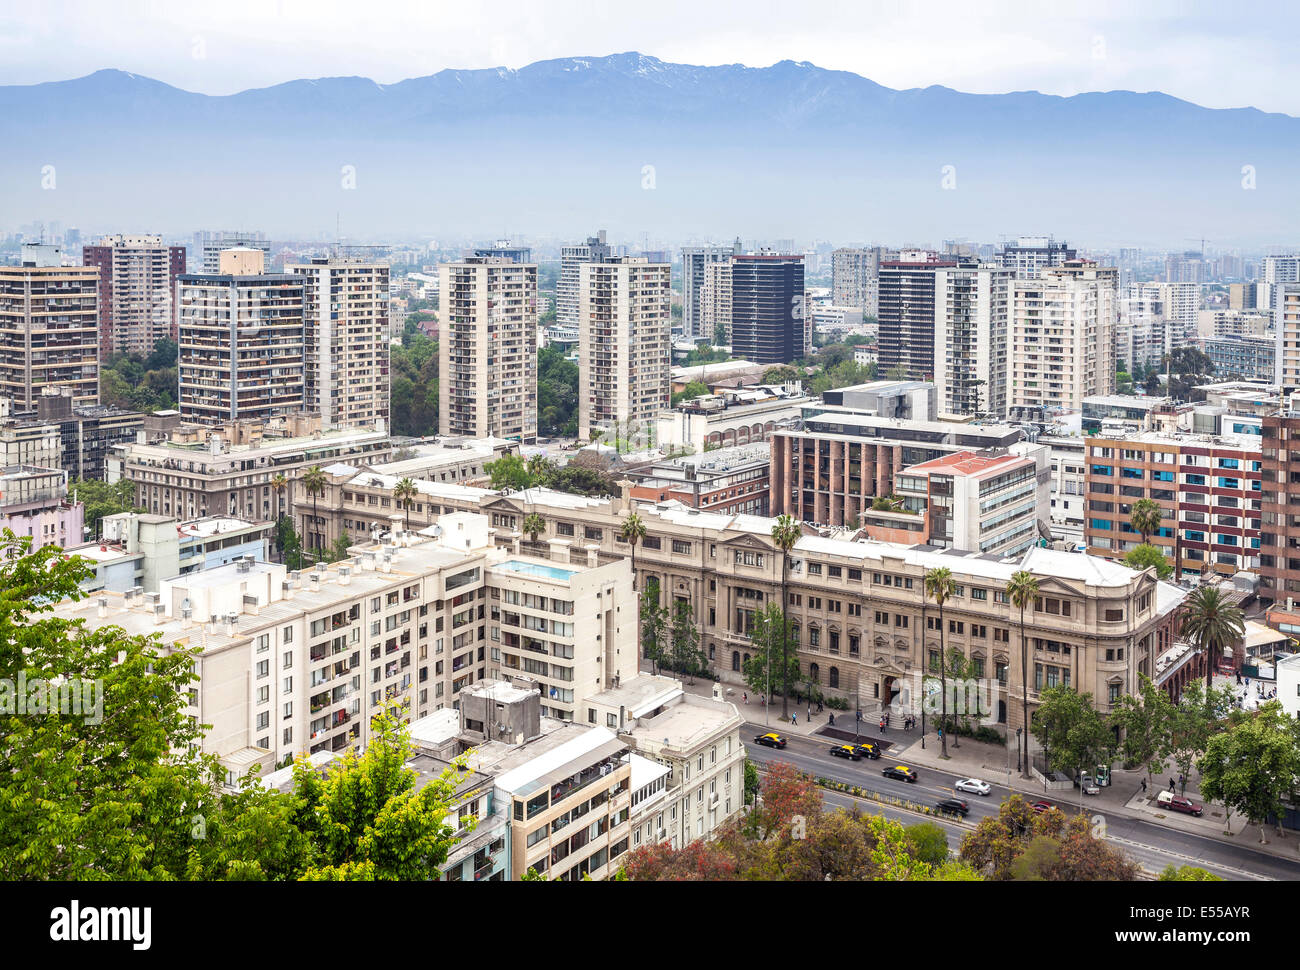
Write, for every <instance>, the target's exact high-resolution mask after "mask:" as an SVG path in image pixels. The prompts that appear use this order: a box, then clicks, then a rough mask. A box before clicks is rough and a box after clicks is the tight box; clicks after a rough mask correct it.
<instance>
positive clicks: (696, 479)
mask: <svg viewBox="0 0 1300 970" xmlns="http://www.w3.org/2000/svg"><path fill="white" fill-rule="evenodd" d="M769 459H770V449H769V447H768V444H767V442H763V441H760V442H758V443H756V444H749V445H738V446H736V447H734V448H719V449H716V450H713V451H706V452H704V453H703V454H699V455H686V456H684V457H681V458H669V459H667V460H666V461H660V462H655V463H654V464H653V465H650V466H649V467H648V468H641V469H637V470H636V471H632V472H629V473H628V477H629V478H630V479H631V480H632V481H633V482H634V483H635V484H634V486H633V488H632V495H633V497H635V498H640V499H650V500H651V501H655V502H660V501H667V500H670V499H675V500H676V501H678V502H681V503H682V504H683V505H685V506H687V507H688V508H692V509H708V510H709V511H711V512H730V513H733V514H737V513H742V512H743V513H749V514H753V515H766V514H767V504H768V475H769V469H770V466H769Z"/></svg>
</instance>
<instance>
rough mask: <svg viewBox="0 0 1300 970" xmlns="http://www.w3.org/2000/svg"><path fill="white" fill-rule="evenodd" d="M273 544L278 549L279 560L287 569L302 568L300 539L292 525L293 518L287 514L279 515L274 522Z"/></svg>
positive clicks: (303, 564)
mask: <svg viewBox="0 0 1300 970" xmlns="http://www.w3.org/2000/svg"><path fill="white" fill-rule="evenodd" d="M275 544H276V547H277V548H278V549H279V550H280V562H282V563H284V565H285V567H286V568H287V569H302V568H303V567H304V566H305V565H306V563H305V562H304V560H303V554H302V540H301V539H299V538H298V533H297V531H296V530H295V529H294V527H293V519H291V518H289V516H287V515H282V516H280V518H279V519H278V520H277V521H276V523H275Z"/></svg>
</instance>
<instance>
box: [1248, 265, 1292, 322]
mask: <svg viewBox="0 0 1300 970" xmlns="http://www.w3.org/2000/svg"><path fill="white" fill-rule="evenodd" d="M1287 283H1300V256H1265V257H1264V261H1263V263H1261V264H1260V267H1259V282H1258V284H1257V286H1256V289H1255V306H1257V307H1259V308H1260V309H1263V310H1276V309H1277V298H1278V294H1279V293H1280V292H1281V288H1282V287H1283V286H1284V285H1285V284H1287Z"/></svg>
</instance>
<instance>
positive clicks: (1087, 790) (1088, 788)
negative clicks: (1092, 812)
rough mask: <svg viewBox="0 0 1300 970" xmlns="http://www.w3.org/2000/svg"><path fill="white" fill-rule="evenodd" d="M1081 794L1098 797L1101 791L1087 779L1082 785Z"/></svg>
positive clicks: (1094, 783)
mask: <svg viewBox="0 0 1300 970" xmlns="http://www.w3.org/2000/svg"><path fill="white" fill-rule="evenodd" d="M1083 793H1084V794H1085V795H1100V794H1101V789H1100V788H1098V787H1097V783H1096V782H1094V781H1092V780H1091V779H1089V780H1088V781H1085V782H1084V783H1083Z"/></svg>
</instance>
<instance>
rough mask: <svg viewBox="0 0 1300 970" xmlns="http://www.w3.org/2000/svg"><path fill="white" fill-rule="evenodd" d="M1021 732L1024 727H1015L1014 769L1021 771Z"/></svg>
mask: <svg viewBox="0 0 1300 970" xmlns="http://www.w3.org/2000/svg"><path fill="white" fill-rule="evenodd" d="M1023 732H1024V728H1016V771H1021V770H1023V769H1022V768H1021V767H1020V755H1021V753H1022V752H1021V747H1020V735H1021V734H1022V733H1023Z"/></svg>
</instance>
